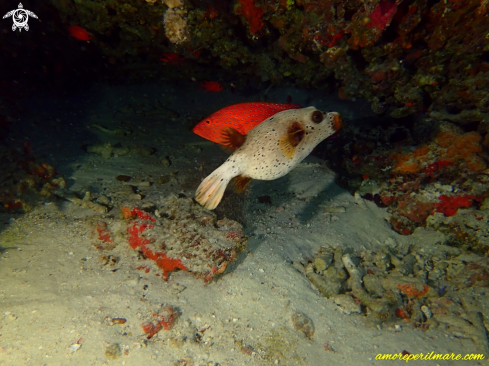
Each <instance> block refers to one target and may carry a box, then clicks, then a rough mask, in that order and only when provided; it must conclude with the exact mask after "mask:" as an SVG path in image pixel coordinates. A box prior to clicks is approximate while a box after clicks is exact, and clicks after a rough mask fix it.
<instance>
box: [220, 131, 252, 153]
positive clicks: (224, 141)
mask: <svg viewBox="0 0 489 366" xmlns="http://www.w3.org/2000/svg"><path fill="white" fill-rule="evenodd" d="M245 141H246V135H242V134H241V133H239V132H238V131H236V130H235V129H234V128H232V127H224V128H223V129H222V131H221V136H219V141H218V143H219V144H221V145H222V146H224V147H225V148H228V149H237V148H238V147H240V146H241V145H243V144H244V142H245Z"/></svg>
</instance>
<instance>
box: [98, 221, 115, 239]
mask: <svg viewBox="0 0 489 366" xmlns="http://www.w3.org/2000/svg"><path fill="white" fill-rule="evenodd" d="M97 233H98V239H99V240H100V241H102V242H104V243H113V242H114V241H113V240H112V236H111V235H110V232H109V230H108V229H107V224H106V223H105V222H99V223H98V224H97Z"/></svg>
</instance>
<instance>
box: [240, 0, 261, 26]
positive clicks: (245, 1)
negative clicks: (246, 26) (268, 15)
mask: <svg viewBox="0 0 489 366" xmlns="http://www.w3.org/2000/svg"><path fill="white" fill-rule="evenodd" d="M237 12H238V13H239V14H241V15H243V16H244V17H245V18H246V19H248V22H249V23H250V32H251V33H253V34H256V33H257V32H258V31H259V30H261V29H262V28H263V21H262V19H261V17H262V16H263V9H261V8H259V7H257V6H256V5H255V2H254V0H239V7H238V9H237Z"/></svg>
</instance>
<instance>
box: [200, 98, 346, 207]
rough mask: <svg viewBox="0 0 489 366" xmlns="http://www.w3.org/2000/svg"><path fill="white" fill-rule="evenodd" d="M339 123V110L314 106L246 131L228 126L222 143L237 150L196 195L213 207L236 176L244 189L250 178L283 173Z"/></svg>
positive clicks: (280, 114) (206, 180) (279, 116)
mask: <svg viewBox="0 0 489 366" xmlns="http://www.w3.org/2000/svg"><path fill="white" fill-rule="evenodd" d="M340 127H341V118H340V115H339V114H338V113H336V112H329V113H328V112H322V111H319V110H318V109H317V108H315V107H307V108H302V109H291V110H287V111H283V112H279V113H277V114H275V115H273V116H272V117H270V118H268V119H266V120H265V121H263V122H262V123H260V124H259V125H258V126H256V127H255V128H254V129H252V130H251V131H249V132H248V134H247V135H241V134H240V133H239V132H238V131H236V130H235V129H233V128H229V127H228V128H226V129H224V130H223V132H222V137H223V140H222V141H223V145H225V146H227V147H230V148H234V149H236V150H235V151H234V152H233V154H232V155H231V156H229V158H228V159H227V160H226V161H225V162H224V163H223V164H222V165H221V166H220V167H219V168H217V169H216V170H214V171H213V172H212V173H211V174H210V175H209V176H208V177H207V178H205V179H204V180H203V181H202V183H201V184H200V185H199V187H198V188H197V193H196V196H195V199H196V200H197V202H199V203H200V204H201V205H202V206H204V207H205V208H207V209H209V210H213V209H214V208H216V207H217V205H218V204H219V202H221V199H222V196H223V194H224V191H225V190H226V187H227V185H228V183H229V182H230V181H231V179H233V178H235V180H234V185H235V187H236V189H237V190H238V191H242V190H244V188H245V187H246V185H247V184H248V183H249V182H250V181H251V179H260V180H273V179H277V178H280V177H283V176H284V175H286V174H287V173H288V172H290V171H291V170H292V169H294V167H296V166H297V165H298V164H299V163H300V162H301V161H302V160H304V159H305V158H306V157H307V156H308V155H309V154H310V153H311V151H312V150H313V149H314V148H315V147H316V146H317V145H318V144H319V143H320V142H321V141H323V140H324V139H326V138H327V137H329V136H331V135H332V134H334V133H335V132H336V131H338V129H339V128H340Z"/></svg>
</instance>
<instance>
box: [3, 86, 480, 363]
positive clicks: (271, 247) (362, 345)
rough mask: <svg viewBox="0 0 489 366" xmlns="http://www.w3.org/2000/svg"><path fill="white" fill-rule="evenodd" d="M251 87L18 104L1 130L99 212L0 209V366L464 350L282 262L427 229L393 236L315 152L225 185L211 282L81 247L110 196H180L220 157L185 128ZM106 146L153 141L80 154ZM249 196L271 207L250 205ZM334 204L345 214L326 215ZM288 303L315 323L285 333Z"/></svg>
mask: <svg viewBox="0 0 489 366" xmlns="http://www.w3.org/2000/svg"><path fill="white" fill-rule="evenodd" d="M288 94H290V95H292V97H293V100H294V102H297V103H301V104H302V105H304V106H307V105H315V106H316V107H318V108H321V109H324V110H330V109H331V110H334V111H338V112H340V113H341V114H342V115H343V118H344V120H346V121H348V120H353V119H358V118H362V117H365V116H371V112H369V109H368V106H365V105H364V104H361V103H360V102H358V103H353V102H345V101H339V100H336V99H327V98H326V99H325V98H322V97H321V95H320V94H319V93H317V94H313V93H310V94H306V93H305V92H304V91H297V90H293V89H289V90H287V89H281V90H272V91H271V92H270V93H269V94H268V100H269V101H275V102H285V100H286V97H287V95H288ZM259 98H260V96H259V95H255V96H253V97H249V98H244V97H243V96H239V95H235V94H231V93H226V92H221V93H216V94H212V93H205V92H203V91H198V90H197V87H196V85H195V84H189V85H184V86H179V87H172V86H168V85H164V84H162V85H140V86H133V87H114V86H113V87H109V86H103V85H102V86H98V87H97V88H94V90H91V91H89V92H87V93H85V94H82V95H77V96H70V97H65V98H42V99H41V98H39V99H31V100H28V101H24V103H25V107H26V109H27V110H28V112H27V113H26V114H25V115H24V116H23V117H22V118H21V119H20V121H19V122H18V125H16V126H15V127H14V131H13V135H14V138H15V139H16V140H17V141H18V143H19V144H21V143H22V141H23V140H24V139H28V140H29V141H30V143H31V145H32V147H33V151H32V153H33V155H35V156H36V157H38V159H40V160H43V161H47V162H49V163H50V164H51V165H53V166H54V167H55V169H56V170H57V172H58V174H59V175H60V176H62V177H64V179H65V180H66V182H67V190H68V191H69V192H73V193H76V194H77V195H78V196H79V197H83V195H84V194H86V192H90V195H91V199H93V201H95V202H102V203H104V202H109V206H111V207H112V209H111V210H109V211H108V212H106V213H103V212H98V211H97V210H94V209H91V208H87V207H84V206H83V205H80V204H76V203H74V202H73V201H70V200H66V199H62V198H59V197H58V198H53V199H50V200H49V199H48V200H40V201H39V203H38V204H37V205H35V207H34V208H33V209H32V211H30V212H28V213H26V214H2V215H1V220H2V226H1V229H0V230H1V232H0V249H1V259H0V321H1V322H0V363H1V364H2V365H105V364H111V365H147V366H150V365H370V364H377V363H381V362H386V361H376V360H375V357H376V356H377V355H378V354H380V353H402V352H403V351H407V352H409V353H411V354H416V353H424V354H427V353H430V352H432V351H434V352H435V353H452V352H453V353H455V354H458V353H460V354H462V355H465V354H467V353H477V349H476V346H475V345H474V343H473V342H472V340H470V339H462V338H454V337H452V336H450V335H448V334H446V332H445V331H443V329H441V328H440V329H435V330H432V331H429V332H423V331H422V330H420V329H414V328H413V327H412V326H411V325H409V324H408V323H405V322H404V321H403V320H402V319H399V321H398V322H397V323H393V322H389V323H386V324H381V325H379V324H375V323H373V322H371V321H370V319H369V317H368V316H366V315H365V314H364V313H355V312H353V313H350V311H348V309H345V308H344V307H341V306H338V305H337V304H336V302H335V301H334V300H332V299H327V298H325V297H323V296H322V295H321V294H320V293H319V292H318V291H317V289H315V288H314V287H313V286H312V284H311V283H310V281H309V280H308V279H307V278H306V277H305V276H304V274H303V273H301V271H300V270H298V268H297V265H293V263H296V264H297V263H302V264H307V263H308V262H309V261H311V259H312V258H313V257H314V254H315V253H317V252H318V251H319V249H320V248H321V247H323V246H332V247H337V246H342V247H351V248H353V250H362V249H368V248H371V247H373V246H379V245H384V244H388V243H390V244H392V243H398V244H413V245H417V244H423V245H426V246H427V247H428V246H432V245H435V244H436V243H437V240H438V239H437V236H436V235H433V233H428V232H424V231H417V232H416V233H415V234H414V235H411V236H401V235H398V234H397V233H396V232H394V231H393V230H392V229H391V227H390V225H389V224H388V222H387V221H386V217H387V213H386V211H385V210H384V209H381V208H378V207H377V206H376V205H375V204H373V203H371V202H367V201H364V200H362V199H358V198H355V197H354V196H352V195H351V194H350V193H349V192H348V191H346V190H344V189H342V188H340V187H339V186H338V185H337V184H336V183H335V173H334V172H332V171H331V170H330V169H329V168H328V167H327V165H326V162H325V161H323V160H320V159H318V158H316V157H314V156H310V157H308V158H307V159H306V160H305V161H304V162H303V163H301V164H300V166H298V167H297V168H296V169H295V170H293V171H292V172H291V173H290V174H288V175H287V176H285V177H283V178H281V179H278V180H276V181H271V182H263V181H254V182H252V184H251V185H250V187H249V189H248V191H247V192H246V193H244V194H242V195H240V196H238V195H237V194H234V193H227V194H226V195H225V197H224V200H223V202H222V204H221V205H222V208H221V211H219V209H218V210H217V214H218V215H221V216H222V215H225V214H227V215H230V216H232V217H230V218H231V219H234V220H237V221H238V222H240V223H241V224H243V226H244V232H245V235H246V236H247V237H248V238H249V240H248V244H247V249H246V250H245V251H244V252H243V253H242V254H241V255H240V256H238V258H237V260H236V262H234V263H233V264H232V265H229V266H228V268H227V270H226V272H225V273H224V274H222V275H220V276H218V277H217V278H215V279H213V280H212V281H210V282H209V283H206V284H205V283H204V281H203V280H202V279H196V278H194V277H193V276H192V275H191V274H189V273H187V272H185V271H175V272H172V273H171V274H170V276H169V278H168V280H167V281H163V280H162V278H161V275H160V274H161V270H159V269H158V268H157V267H156V265H155V264H154V263H153V262H150V261H148V260H146V259H144V258H142V257H141V255H140V254H138V253H137V252H136V251H134V250H133V249H132V248H131V247H129V245H122V244H119V245H116V246H114V247H113V248H111V249H110V250H100V248H97V247H96V245H94V235H93V233H94V228H95V227H96V224H97V222H100V221H101V220H102V221H103V220H104V219H105V218H112V219H118V218H120V215H121V214H120V207H121V206H122V205H127V206H132V207H140V206H141V205H143V204H147V203H148V202H149V203H155V202H157V201H158V199H159V198H161V197H166V196H168V195H170V194H180V195H182V196H183V195H184V196H186V197H193V195H194V192H195V189H196V187H197V185H198V184H199V182H200V181H201V179H203V178H204V177H205V176H206V175H207V174H209V173H210V172H211V171H212V170H213V169H215V168H216V167H217V166H219V165H220V163H221V162H222V161H223V160H224V159H225V158H226V153H225V152H224V151H222V150H221V149H220V148H219V147H217V146H215V145H214V144H212V143H210V142H206V141H204V140H203V139H201V138H199V137H198V136H196V135H194V134H193V133H192V132H191V130H190V128H191V127H192V126H193V125H194V124H195V123H196V122H197V121H198V120H199V119H200V118H202V117H203V116H205V115H207V114H210V113H212V112H213V111H215V110H217V109H219V108H222V107H224V106H226V105H229V104H233V103H238V102H244V101H252V100H254V101H257V100H259ZM100 126H101V127H102V128H100ZM124 131H126V132H124ZM107 143H110V144H111V146H115V147H118V146H133V147H135V146H143V147H151V148H154V149H155V151H153V152H152V153H151V154H149V155H147V156H145V155H144V154H142V155H141V154H138V153H134V154H122V155H120V156H118V155H117V153H112V154H109V156H102V155H97V154H89V153H87V152H86V150H87V146H94V145H97V144H99V145H100V144H107ZM118 175H128V176H130V177H132V181H131V182H129V183H127V182H121V181H119V180H117V179H116V177H117V176H118ZM161 177H164V179H161ZM141 182H151V185H145V184H140V183H141ZM128 186H130V187H131V189H129V190H128V188H127V187H128ZM262 196H269V197H270V201H271V203H267V202H265V203H260V202H259V201H260V200H258V197H262ZM101 197H102V198H103V197H105V198H103V199H102V198H101ZM226 201H227V202H226ZM230 207H232V208H233V209H231V208H230ZM332 207H333V208H334V207H341V208H344V210H337V211H338V212H336V213H331V212H332V211H335V210H331V208H332ZM341 211H344V212H341ZM141 266H147V267H148V268H149V272H148V273H146V271H144V270H141V269H139V270H138V268H139V267H141ZM168 306H171V307H173V309H174V310H175V311H177V312H178V317H177V319H176V321H175V323H174V324H173V327H172V328H171V329H170V330H164V329H162V330H161V331H159V332H158V333H157V334H155V335H154V336H153V337H152V338H150V339H147V338H148V337H147V334H145V333H144V331H143V329H142V324H143V323H144V322H147V321H148V320H151V319H153V318H154V317H153V314H157V313H159V312H160V311H161V309H164V308H166V307H168ZM297 313H301V314H304V315H306V316H307V317H308V319H310V320H311V321H312V323H313V325H314V332H313V334H311V333H308V334H305V332H303V331H301V329H296V328H297V326H294V325H295V324H294V321H293V319H294V315H295V314H297ZM120 319H122V320H120ZM396 325H398V327H396ZM399 326H400V327H399ZM307 335H309V337H308V336H307ZM400 362H401V361H395V362H394V364H396V363H399V364H400ZM413 362H414V361H413ZM419 362H422V361H418V363H419ZM391 363H392V362H391ZM402 363H403V364H405V362H402ZM432 363H433V364H439V365H452V364H454V361H436V362H435V361H433V362H432ZM430 364H431V363H430ZM471 364H472V365H474V364H478V363H476V362H472V363H471Z"/></svg>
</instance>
